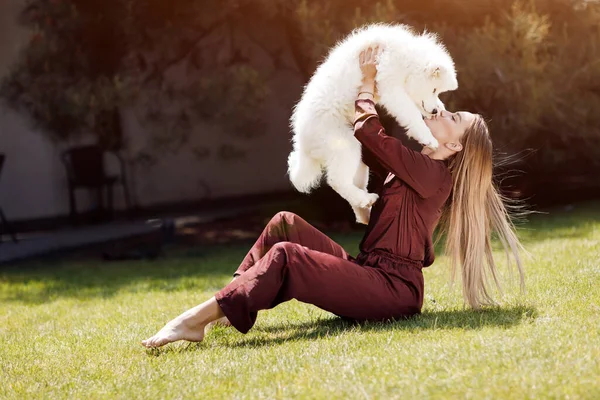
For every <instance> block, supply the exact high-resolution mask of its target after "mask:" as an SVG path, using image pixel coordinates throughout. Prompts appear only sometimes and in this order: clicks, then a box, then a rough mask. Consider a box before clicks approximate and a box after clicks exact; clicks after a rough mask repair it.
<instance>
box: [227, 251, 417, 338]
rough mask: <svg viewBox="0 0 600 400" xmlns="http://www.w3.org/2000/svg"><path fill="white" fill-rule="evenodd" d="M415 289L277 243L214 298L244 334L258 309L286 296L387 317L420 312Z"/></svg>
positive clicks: (364, 316)
mask: <svg viewBox="0 0 600 400" xmlns="http://www.w3.org/2000/svg"><path fill="white" fill-rule="evenodd" d="M400 268H414V267H400ZM416 272H417V273H418V274H420V271H416ZM419 293H421V291H420V289H419V288H418V287H416V285H415V284H414V283H413V282H410V281H404V280H402V279H400V278H396V277H392V276H391V275H389V274H387V273H386V272H385V271H384V270H382V269H379V268H373V267H363V266H361V265H358V264H356V263H354V262H352V261H348V260H345V259H343V258H340V257H336V256H333V255H330V254H327V253H322V252H319V251H315V250H312V249H309V248H307V247H306V246H302V245H300V244H297V243H290V242H281V243H278V244H276V245H275V246H273V247H272V248H271V250H269V252H268V253H267V254H266V255H265V256H264V257H263V258H261V259H260V260H259V261H258V262H257V263H256V264H255V265H254V267H253V268H251V269H249V270H247V271H246V272H245V273H244V274H242V275H241V276H239V277H238V279H236V280H235V281H233V282H231V283H230V284H229V285H227V286H226V287H225V288H224V289H222V290H221V291H220V292H218V293H217V294H216V295H215V298H216V300H217V302H218V303H219V306H220V307H221V309H222V310H223V313H224V314H225V315H226V316H227V318H228V319H229V321H231V323H232V324H233V326H234V327H235V328H236V329H238V330H239V331H240V332H242V333H246V332H248V330H250V328H251V327H252V326H253V325H254V322H255V320H256V316H257V312H258V311H259V310H264V309H269V308H273V307H275V306H276V305H278V304H280V303H281V302H284V301H287V300H290V299H297V300H299V301H302V302H305V303H310V304H314V305H316V306H317V307H320V308H322V309H324V310H327V311H330V312H332V313H334V314H336V315H339V316H343V317H348V318H351V319H356V320H386V319H391V318H399V317H402V316H408V315H413V314H416V313H418V312H420V305H421V302H422V299H420V298H419V296H420V295H419Z"/></svg>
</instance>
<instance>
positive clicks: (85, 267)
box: [0, 246, 248, 304]
mask: <svg viewBox="0 0 600 400" xmlns="http://www.w3.org/2000/svg"><path fill="white" fill-rule="evenodd" d="M247 249H248V246H218V247H213V248H205V249H197V248H196V249H193V252H192V253H191V254H190V253H189V252H185V253H181V252H176V253H175V255H174V256H171V257H169V256H166V257H163V258H160V259H157V260H154V261H119V262H103V261H102V260H98V261H95V260H90V259H89V258H86V259H84V260H80V259H77V258H74V257H71V258H66V259H60V260H52V261H35V262H31V263H28V264H19V265H16V266H11V267H4V268H2V269H0V302H21V303H28V304H40V303H44V302H47V301H54V300H57V299H61V298H74V299H80V300H88V299H93V298H98V297H105V298H108V297H111V296H114V295H115V294H117V293H120V292H121V293H122V292H144V291H163V292H170V291H180V290H197V291H198V292H201V291H206V290H215V291H216V290H218V289H220V288H221V287H222V286H223V285H224V284H225V283H226V282H227V280H228V278H229V277H230V276H231V274H232V273H233V272H234V271H235V269H236V268H237V266H238V265H239V263H240V262H241V260H242V259H243V257H244V255H245V254H246V252H247Z"/></svg>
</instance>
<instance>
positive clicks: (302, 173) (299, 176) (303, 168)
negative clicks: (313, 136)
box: [288, 149, 323, 193]
mask: <svg viewBox="0 0 600 400" xmlns="http://www.w3.org/2000/svg"><path fill="white" fill-rule="evenodd" d="M288 175H289V176H290V181H291V182H292V184H293V185H294V187H295V188H296V189H297V190H298V191H299V192H302V193H309V192H310V191H311V190H312V189H313V188H315V187H317V186H318V184H319V181H320V179H321V176H322V175H323V168H322V167H321V164H320V163H318V162H317V161H315V160H314V159H313V158H311V157H310V156H308V155H307V154H306V153H304V152H303V151H301V150H298V149H294V151H292V152H291V153H290V156H289V157H288Z"/></svg>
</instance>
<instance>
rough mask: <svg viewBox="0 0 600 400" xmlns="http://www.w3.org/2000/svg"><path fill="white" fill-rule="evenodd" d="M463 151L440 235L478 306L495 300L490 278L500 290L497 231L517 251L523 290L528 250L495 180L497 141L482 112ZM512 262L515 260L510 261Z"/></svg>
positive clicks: (454, 167) (454, 164)
mask: <svg viewBox="0 0 600 400" xmlns="http://www.w3.org/2000/svg"><path fill="white" fill-rule="evenodd" d="M461 142H462V145H463V150H462V151H460V152H458V153H456V154H455V155H454V156H453V157H452V159H450V160H449V169H450V172H451V174H452V180H453V188H452V194H451V196H450V199H449V201H448V203H447V204H446V206H445V207H444V210H443V211H442V216H441V218H440V231H439V232H440V233H441V234H445V235H446V248H445V250H446V254H447V255H448V256H449V257H450V260H451V266H452V280H454V278H455V276H456V270H457V267H458V266H459V265H460V266H461V276H462V284H463V296H464V298H465V300H466V302H467V303H468V304H469V305H470V306H471V307H473V308H475V309H477V308H480V307H481V306H482V305H492V304H495V302H494V300H493V299H492V296H491V293H490V287H489V284H490V280H491V281H493V282H494V283H495V284H496V286H497V287H498V289H499V290H501V285H500V281H499V279H498V270H497V267H496V263H495V261H494V258H493V255H492V243H491V238H492V233H495V234H496V235H497V237H498V239H499V240H500V242H501V243H502V246H503V247H504V252H505V253H506V255H507V259H508V260H510V256H511V255H512V256H513V258H514V260H515V261H516V265H517V268H518V271H519V275H520V282H521V289H523V288H524V278H523V266H522V262H521V256H520V254H519V253H520V251H522V250H523V247H522V245H521V243H520V242H519V239H518V238H517V235H516V233H515V226H514V224H513V222H512V219H511V216H510V215H509V213H508V211H507V205H506V204H507V200H508V199H506V198H504V197H503V196H502V195H501V194H500V193H499V191H498V189H497V188H496V186H495V184H494V182H493V179H492V169H493V165H492V140H491V138H490V135H489V130H488V127H487V124H486V123H485V121H484V119H483V118H482V117H481V116H476V118H475V120H474V121H473V123H472V124H471V125H470V126H469V127H468V128H467V129H466V130H465V132H464V134H463V135H462V138H461ZM509 264H510V262H509Z"/></svg>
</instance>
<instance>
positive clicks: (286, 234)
mask: <svg viewBox="0 0 600 400" xmlns="http://www.w3.org/2000/svg"><path fill="white" fill-rule="evenodd" d="M280 242H291V243H298V244H301V245H302V246H306V247H308V248H309V249H312V250H316V251H320V252H322V253H327V254H331V255H334V256H337V257H341V258H343V259H346V260H347V259H349V258H350V256H349V255H348V253H347V252H346V251H345V250H344V249H343V248H342V246H340V245H339V244H337V243H336V242H335V241H333V240H332V239H331V238H329V237H328V236H327V235H325V234H324V233H323V232H321V231H320V230H318V229H317V228H315V227H314V226H312V225H311V224H309V223H308V222H306V221H305V220H304V219H302V218H301V217H299V216H298V215H296V214H294V213H291V212H288V211H281V212H278V213H277V214H275V216H273V218H271V220H270V221H269V223H268V224H267V226H266V227H265V229H264V230H263V232H262V233H261V235H260V236H259V237H258V239H257V240H256V243H254V245H253V246H252V248H251V249H250V251H249V252H248V254H247V255H246V257H244V259H243V260H242V263H241V264H240V266H239V267H238V269H237V270H236V271H235V274H234V276H237V275H241V274H242V273H244V272H245V271H247V270H248V269H249V268H251V267H252V266H253V265H254V264H256V262H257V261H258V260H260V259H261V258H262V257H264V255H265V254H267V252H268V251H269V250H270V249H271V248H272V247H273V246H274V245H275V244H277V243H280Z"/></svg>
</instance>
